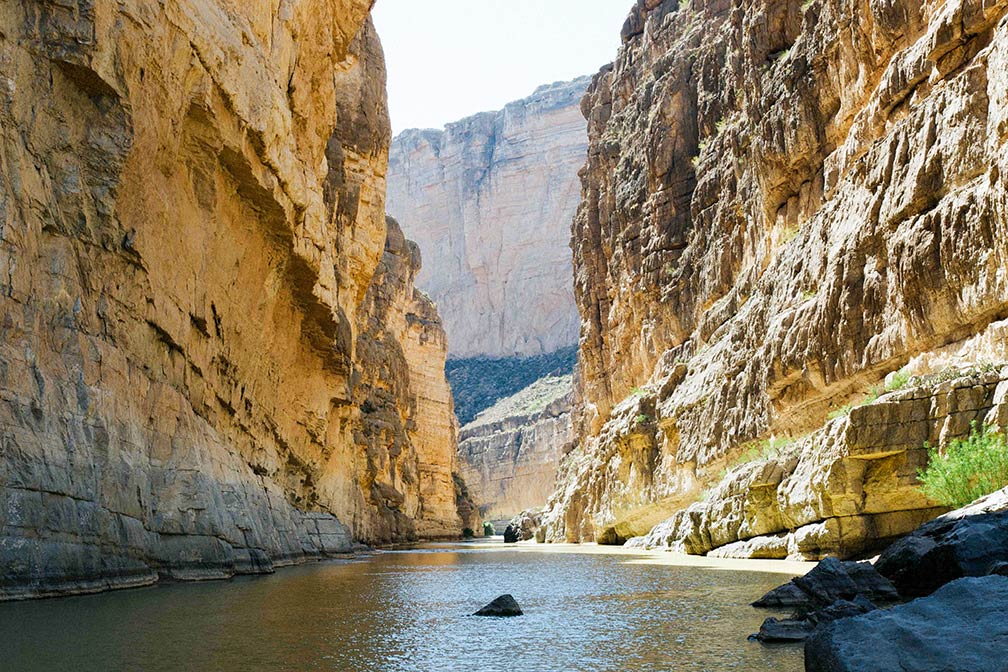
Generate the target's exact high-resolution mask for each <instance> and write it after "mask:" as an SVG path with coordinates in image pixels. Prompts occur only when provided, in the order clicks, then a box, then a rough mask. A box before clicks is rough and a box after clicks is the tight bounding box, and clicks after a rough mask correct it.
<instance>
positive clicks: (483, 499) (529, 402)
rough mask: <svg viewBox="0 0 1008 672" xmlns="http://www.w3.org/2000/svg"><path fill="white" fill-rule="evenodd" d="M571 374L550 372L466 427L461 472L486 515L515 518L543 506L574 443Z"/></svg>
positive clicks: (462, 437) (462, 434) (462, 436)
mask: <svg viewBox="0 0 1008 672" xmlns="http://www.w3.org/2000/svg"><path fill="white" fill-rule="evenodd" d="M572 395H573V389H572V376H570V375H566V376H546V377H545V378H542V379H540V380H538V381H536V382H535V383H533V384H532V385H530V386H528V387H527V388H525V389H523V390H521V391H520V392H518V393H517V394H514V395H512V396H511V397H508V398H507V399H502V400H500V401H499V402H497V403H496V404H494V405H493V406H491V407H490V408H488V409H487V410H485V411H483V412H482V413H480V414H479V416H477V418H476V419H475V420H474V421H472V422H470V423H469V424H467V425H465V426H464V427H462V429H461V431H460V433H459V446H458V452H459V462H460V469H459V471H460V473H461V474H462V476H463V478H465V482H466V483H467V484H468V486H469V488H470V490H471V491H472V493H473V496H474V498H475V499H476V501H477V502H479V505H480V513H481V515H482V516H483V517H484V518H487V519H491V520H496V521H501V520H510V519H511V518H513V517H514V516H516V515H518V514H519V513H521V512H522V511H524V510H526V509H532V508H539V507H542V506H543V505H544V504H545V503H546V500H547V499H549V496H550V495H551V494H552V493H553V490H554V488H555V487H556V475H557V466H558V464H559V462H560V458H561V456H562V455H563V454H564V453H565V452H566V451H569V450H570V448H571V445H570V443H571V440H572V439H573V432H572V430H573V427H572V425H571V415H570V408H571V397H572Z"/></svg>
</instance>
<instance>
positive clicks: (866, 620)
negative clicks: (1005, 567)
mask: <svg viewBox="0 0 1008 672" xmlns="http://www.w3.org/2000/svg"><path fill="white" fill-rule="evenodd" d="M1005 614H1008V578H1005V577H1002V576H987V577H982V578H972V577H971V578H963V579H958V580H956V581H953V582H952V583H950V584H948V585H946V586H944V587H942V588H940V589H939V590H938V591H936V592H935V593H934V594H933V595H931V596H930V597H924V598H920V599H917V600H914V601H913V602H910V603H908V604H903V605H900V606H897V607H893V608H892V609H880V610H878V611H873V612H872V613H870V614H865V615H864V616H856V617H854V618H845V619H842V620H838V621H834V622H832V623H830V624H828V625H826V626H824V627H822V628H820V629H818V630H816V632H815V633H814V634H813V635H812V636H811V637H809V638H808V639H807V640H806V641H805V670H806V672H864V671H865V670H871V671H872V672H934V671H935V670H943V671H944V672H1004V671H1005V670H1006V669H1008V662H1006V661H1008V648H1006V643H1008V618H1005Z"/></svg>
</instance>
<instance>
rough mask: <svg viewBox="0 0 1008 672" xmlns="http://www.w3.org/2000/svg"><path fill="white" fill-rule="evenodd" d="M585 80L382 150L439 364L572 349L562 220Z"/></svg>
mask: <svg viewBox="0 0 1008 672" xmlns="http://www.w3.org/2000/svg"><path fill="white" fill-rule="evenodd" d="M588 81H589V80H588V78H581V79H577V80H574V81H572V82H564V83H557V84H552V85H546V86H542V87H540V88H539V89H538V90H536V92H535V93H534V94H533V95H532V96H530V97H529V98H526V99H524V100H520V101H517V102H514V103H510V104H508V105H507V106H506V107H505V108H504V109H503V110H500V111H497V112H485V113H482V114H478V115H475V116H473V117H469V118H467V119H463V120H462V121H458V122H455V123H452V124H448V125H447V126H446V127H445V129H444V130H443V131H435V130H410V131H405V132H404V133H401V134H400V135H399V136H397V137H396V138H395V140H394V141H393V142H392V148H391V155H390V160H389V172H388V211H389V213H390V214H391V215H393V216H394V217H396V218H397V219H398V220H399V221H400V223H401V224H402V227H403V230H404V231H405V232H406V234H407V235H408V236H409V237H410V238H413V239H414V240H416V241H417V242H418V243H419V244H420V248H421V249H422V250H423V251H424V255H425V257H426V265H425V268H424V270H423V271H421V273H420V275H419V276H418V278H417V284H418V286H419V287H420V288H421V289H423V290H424V291H426V292H427V293H428V294H430V296H431V298H433V299H434V301H435V303H436V304H437V306H438V310H439V312H440V313H441V316H442V318H443V319H444V322H445V328H446V329H447V331H448V334H449V344H448V345H449V356H450V357H452V358H462V357H477V356H486V357H512V356H516V355H525V356H527V355H536V354H541V353H550V352H553V351H556V350H558V349H560V348H562V347H564V346H569V345H572V344H574V343H575V342H577V333H578V315H577V309H576V307H575V305H574V297H573V293H572V292H573V290H572V287H571V276H572V271H571V260H570V256H571V255H570V247H569V241H570V222H571V219H572V218H573V216H574V211H575V209H576V208H577V204H578V200H579V196H580V190H579V186H578V179H577V174H578V170H579V169H580V168H581V166H582V165H584V160H585V151H586V147H587V142H588V138H587V134H586V130H585V120H584V117H583V116H582V115H581V113H580V108H579V103H580V100H581V97H582V95H583V94H584V91H585V87H586V86H587V85H588Z"/></svg>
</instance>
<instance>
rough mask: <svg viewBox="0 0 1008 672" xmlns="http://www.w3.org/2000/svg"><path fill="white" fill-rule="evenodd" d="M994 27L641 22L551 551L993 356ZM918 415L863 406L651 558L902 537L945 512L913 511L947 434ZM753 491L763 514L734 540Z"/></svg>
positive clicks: (597, 224)
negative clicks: (776, 441) (669, 550)
mask: <svg viewBox="0 0 1008 672" xmlns="http://www.w3.org/2000/svg"><path fill="white" fill-rule="evenodd" d="M1006 14H1008V2H1005V1H1004V0H990V1H986V2H975V1H973V0H932V1H928V2H917V1H910V0H891V1H888V2H873V3H849V2H844V1H842V0H813V1H812V2H806V3H798V2H789V1H785V0H757V1H756V2H750V3H741V2H735V1H732V0H718V1H716V2H682V1H680V0H639V1H638V2H637V4H636V6H635V8H634V9H633V10H632V12H631V15H630V18H629V19H628V21H627V24H626V26H625V27H624V30H623V46H622V48H621V50H620V52H619V55H618V57H617V59H616V62H615V63H614V64H613V65H612V66H611V67H607V68H605V69H603V70H602V71H601V72H600V73H599V74H598V75H597V76H596V77H595V79H594V80H593V82H592V84H591V85H590V86H589V89H588V93H587V95H586V98H585V100H584V103H583V110H584V112H585V115H586V117H587V118H588V120H589V158H588V164H587V166H586V167H585V169H584V170H583V171H582V194H583V201H582V204H581V206H580V208H579V210H578V214H577V216H576V219H575V223H574V231H573V234H574V235H573V246H574V270H575V296H576V299H577V302H578V307H579V311H580V314H581V318H582V331H581V342H580V366H581V373H582V375H581V385H580V390H579V392H580V398H581V399H582V400H583V401H582V403H581V405H580V406H579V408H578V410H577V416H576V420H575V427H576V432H577V434H578V446H577V448H575V450H574V451H573V452H572V453H571V456H570V459H569V460H568V461H567V463H565V464H564V465H563V466H562V467H561V478H560V487H559V488H558V491H557V493H556V494H555V496H554V498H553V499H552V501H551V506H550V510H549V511H548V513H547V515H546V526H547V537H548V538H550V539H554V540H570V541H578V540H592V539H596V540H602V541H616V542H618V541H621V540H623V539H625V538H627V537H630V536H634V535H639V534H644V533H646V532H647V530H648V527H649V526H650V525H653V524H654V523H656V522H658V521H659V520H661V519H663V518H665V517H667V516H670V515H672V514H674V513H675V512H676V511H679V510H682V509H684V508H685V507H687V506H688V505H689V504H690V502H691V501H693V500H695V499H696V497H697V496H698V495H699V493H700V491H701V490H702V489H703V488H704V486H706V485H708V484H711V483H716V482H718V481H719V476H718V472H719V471H720V469H722V468H723V467H724V466H725V465H726V464H727V463H729V462H731V461H734V460H735V459H736V458H737V457H738V456H740V455H741V454H742V453H744V452H745V451H746V450H747V448H748V447H749V446H751V445H753V442H755V441H758V440H760V439H769V438H771V437H774V436H777V437H781V436H791V437H798V436H804V435H805V434H807V433H808V432H811V431H814V430H816V429H817V428H819V427H822V426H823V424H824V422H825V420H826V417H827V415H828V414H829V413H830V412H831V411H833V410H835V409H839V408H840V407H842V406H844V405H846V404H849V403H852V402H853V403H856V402H858V401H860V400H861V398H862V396H863V395H864V394H865V393H866V392H867V390H868V389H869V388H870V387H872V386H874V385H878V386H881V385H882V380H883V378H884V377H885V376H886V375H887V374H889V373H891V372H894V371H897V370H899V369H901V368H903V367H904V366H905V365H908V363H912V364H911V366H910V367H909V368H908V370H909V371H911V372H913V373H928V372H939V371H941V370H942V368H943V367H944V366H946V364H951V365H954V366H962V365H964V364H966V363H970V362H979V361H985V360H986V361H994V362H1004V361H1006V360H1008V352H1006V343H1008V340H1006V339H1005V331H1006V327H1005V323H1004V322H1003V321H1001V322H999V320H1004V319H1005V317H1006V316H1008V273H1006V272H1005V269H1006V268H1008V188H1006V183H1005V180H1006V175H1008V152H1006V151H1005V149H1006V142H1008V75H1006V73H1008V67H1006V66H1008V19H1006ZM966 392H968V391H966ZM966 392H964V394H966ZM984 394H986V392H985V393H984ZM927 396H928V399H925V400H921V401H920V402H919V403H918V402H914V401H912V400H910V399H903V398H899V399H892V400H887V401H886V403H880V404H876V405H873V406H869V407H865V408H863V409H856V411H855V412H853V413H851V416H850V418H849V419H848V420H846V421H840V422H837V423H834V424H832V425H828V426H827V427H826V428H825V429H823V430H822V431H821V432H819V433H817V434H813V436H812V437H811V438H810V439H806V440H805V441H803V442H800V443H799V445H798V446H796V447H797V448H799V449H800V450H798V451H797V452H796V453H795V454H794V456H793V460H792V461H786V462H784V463H780V462H776V463H771V464H769V465H768V466H766V471H765V472H764V473H755V472H754V471H752V470H748V471H746V472H745V473H744V474H740V476H739V481H738V483H737V489H736V490H735V491H733V492H731V493H727V492H726V493H722V494H724V495H727V496H726V497H721V496H719V495H718V494H717V493H714V495H713V498H714V499H715V500H717V501H716V502H714V503H712V504H710V505H708V506H707V507H705V508H704V509H701V510H697V509H694V510H692V511H691V512H689V513H685V514H680V518H679V519H678V520H679V522H677V523H675V526H678V525H679V523H680V522H681V523H682V524H683V525H684V527H682V528H681V529H682V533H675V534H672V535H671V536H668V537H667V538H669V539H672V540H673V542H678V541H682V542H683V543H685V544H687V545H688V546H689V547H690V549H691V550H692V551H693V552H706V551H710V550H712V549H714V548H717V547H721V546H724V545H727V544H732V543H734V542H736V541H749V540H752V539H753V538H759V542H758V543H756V542H751V541H750V543H749V546H750V548H739V549H737V550H738V553H739V554H743V555H757V554H759V555H768V556H772V557H780V556H782V555H801V556H806V557H818V556H819V555H821V554H823V553H825V552H829V551H828V550H827V549H834V550H835V549H837V548H839V549H840V551H841V552H854V550H853V549H855V548H856V547H858V546H861V545H862V543H863V542H864V541H866V540H870V539H872V538H877V537H886V536H889V535H896V534H900V533H904V532H906V531H909V530H910V529H912V528H913V527H914V526H915V525H916V522H920V520H921V519H920V518H918V519H917V521H914V520H912V519H911V518H912V516H910V517H909V518H908V517H907V515H906V512H908V511H916V512H918V514H919V515H920V516H924V515H934V513H937V512H932V513H931V514H928V513H927V508H926V507H927V506H928V505H927V503H925V502H921V501H920V499H919V497H918V496H916V495H913V494H912V493H911V490H912V485H913V483H912V480H913V474H914V471H915V469H916V467H917V466H920V464H921V463H920V460H921V459H922V457H923V455H924V453H923V452H922V451H921V449H920V448H921V445H920V444H921V443H923V440H924V439H926V438H931V439H932V440H933V439H935V438H940V437H938V436H937V435H936V434H934V433H933V432H932V430H940V428H942V427H943V426H944V425H945V424H946V421H945V419H944V418H943V417H942V415H941V408H940V406H939V407H938V408H935V409H932V408H931V407H930V404H931V403H932V401H933V400H937V401H940V400H941V394H940V393H938V395H937V396H935V397H932V396H931V394H930V393H927ZM966 396H968V394H966ZM999 407H1000V408H1002V409H1003V405H1002V406H999ZM911 409H912V410H913V413H914V415H913V416H911V415H904V414H908V413H910V412H911ZM932 410H933V411H934V413H932ZM946 410H949V411H950V412H953V414H954V412H955V411H956V409H954V408H953V409H946ZM918 413H923V414H924V416H926V417H922V416H919V415H917V414H918ZM967 415H969V414H967ZM1004 420H1005V418H1004V416H1003V415H1002V416H1001V421H1002V422H1001V424H1004ZM893 423H895V424H893ZM952 424H953V425H955V426H956V427H958V421H955V422H954V423H952ZM887 453H888V455H887ZM831 456H832V457H831ZM816 464H818V465H819V466H820V467H821V469H819V468H818V467H817V469H818V470H816V471H814V472H813V471H809V472H807V473H805V474H803V475H801V477H800V478H798V477H794V478H789V476H790V475H791V474H792V473H794V474H798V473H800V472H793V470H794V469H799V470H801V471H802V472H804V471H805V470H806V468H811V467H813V466H815V465H816ZM831 465H832V466H831ZM874 474H878V475H879V476H881V477H884V478H885V479H887V480H888V483H887V484H885V485H881V484H878V485H877V487H876V482H875V481H874V480H873V475H874ZM743 479H748V482H743ZM721 487H722V488H726V487H736V486H730V485H728V484H723V485H722V486H721ZM893 488H895V491H894V490H893ZM742 489H745V490H746V493H748V494H745V495H743V493H742V492H741V490H742ZM763 496H766V497H769V498H771V504H772V505H771V506H770V507H769V508H768V510H767V513H769V514H770V516H769V517H762V516H760V517H758V518H757V519H745V516H744V515H743V513H742V512H743V509H744V508H745V507H747V506H754V505H753V501H754V500H755V499H758V498H760V497H763ZM904 497H909V498H911V499H910V500H906V499H903V498H904ZM858 498H861V499H860V501H859V500H858ZM773 500H776V501H778V502H779V503H780V506H778V504H773V503H772V501H773ZM901 500H902V501H901ZM745 502H748V503H745ZM718 506H725V507H727V508H729V509H731V512H732V515H731V516H729V517H728V520H727V521H725V523H723V524H722V523H719V522H717V521H716V517H717V514H718V512H717V510H716V507H718ZM759 508H760V506H759V505H755V509H756V510H758V509H759ZM704 511H708V512H709V514H710V515H709V518H708V522H704V521H703V520H702V519H703V517H704V515H707V514H704ZM778 514H780V515H781V516H782V518H781V519H780V520H775V519H774V518H773V516H776V515H778ZM914 515H917V514H914ZM686 518H688V519H690V520H686ZM743 522H744V525H743ZM847 524H850V526H853V528H852V527H849V526H848V525H847ZM809 526H813V527H809ZM866 526H867V527H868V528H872V529H868V530H866V531H864V530H863V529H862V531H859V529H858V528H865V527H866ZM693 531H695V532H696V534H695V535H694V534H693ZM792 531H793V532H794V534H791V533H792ZM781 532H788V533H789V534H788V535H787V538H783V537H776V535H778V534H779V533H781ZM767 535H773V538H771V537H768V536H767ZM795 535H797V536H795ZM846 538H851V539H852V542H851V543H849V544H848V543H847V542H846V541H844V539H846ZM687 539H688V540H689V541H688V542H687V541H685V540H687ZM838 539H839V540H840V543H839V546H838V545H837V543H836V540H838ZM823 540H826V541H825V542H824V541H823ZM845 549H846V550H845Z"/></svg>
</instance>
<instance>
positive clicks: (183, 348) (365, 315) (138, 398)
mask: <svg viewBox="0 0 1008 672" xmlns="http://www.w3.org/2000/svg"><path fill="white" fill-rule="evenodd" d="M370 4H371V3H370V2H368V1H367V0H310V1H309V2H302V3H296V4H290V3H281V4H280V5H277V4H276V3H268V2H259V1H255V2H247V3H233V2H230V1H228V0H181V1H179V2H170V3H156V2H149V1H147V0H125V1H120V2H111V1H109V0H71V1H70V2H55V1H48V0H43V1H41V2H27V3H4V4H3V5H2V7H0V74H2V87H0V277H2V285H3V286H2V289H0V303H2V315H3V318H2V326H0V390H2V391H0V427H2V435H0V598H4V597H31V596H39V595H49V594H56V593H61V592H86V591H93V590H101V589H104V588H110V587H123V586H131V585H139V584H145V583H150V582H153V581H155V580H157V579H158V577H170V578H182V579H186V578H215V577H223V576H230V575H232V574H234V573H242V572H260V571H269V570H271V569H272V567H273V566H274V565H277V564H285V563H289V562H293V561H297V560H300V559H303V558H307V557H318V556H320V555H324V554H328V553H332V552H340V551H345V550H347V549H348V548H349V547H350V543H351V539H359V540H365V541H369V542H379V541H387V540H393V539H402V538H411V537H415V536H417V535H425V536H442V535H454V534H457V533H458V531H459V529H460V527H461V521H460V520H459V517H458V514H457V513H456V497H455V489H456V488H455V484H454V483H453V482H452V478H451V474H450V472H451V464H452V457H451V455H450V449H449V447H450V446H451V444H452V441H453V437H452V431H453V430H452V422H453V420H452V417H451V414H452V411H451V402H450V396H449V394H448V390H447V387H446V385H445V384H444V380H443V376H439V373H438V370H437V369H438V366H439V363H440V364H443V362H444V348H445V345H444V334H443V331H442V330H441V329H440V326H439V325H438V324H437V321H436V319H435V317H434V313H433V308H432V306H431V305H430V304H429V303H428V302H425V301H423V300H422V299H419V298H418V297H417V296H416V294H415V293H414V292H413V290H412V289H411V288H410V287H409V282H410V280H411V279H412V276H413V275H414V274H415V271H416V268H415V264H414V263H413V262H414V260H413V252H412V248H407V247H405V246H404V245H405V244H404V243H401V239H400V238H399V237H398V236H397V234H396V233H395V231H394V229H393V230H392V233H391V235H388V236H387V231H386V222H385V217H384V179H385V171H386V160H387V147H388V142H389V135H390V132H389V126H388V120H387V114H386V109H385V98H384V65H383V59H382V53H381V48H380V45H379V43H378V40H377V37H376V35H375V33H374V30H373V28H372V27H371V25H370V23H369V21H368V20H367V13H368V10H369V8H370ZM387 238H388V240H389V241H390V245H389V246H386V245H385V243H386V239H387ZM383 248H384V249H385V251H384V252H383ZM383 254H384V261H383ZM380 263H381V264H383V266H382V267H381V270H379V271H378V273H377V275H376V269H378V268H379V264H380ZM391 409H395V411H392V410H391ZM387 416H388V417H387Z"/></svg>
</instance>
